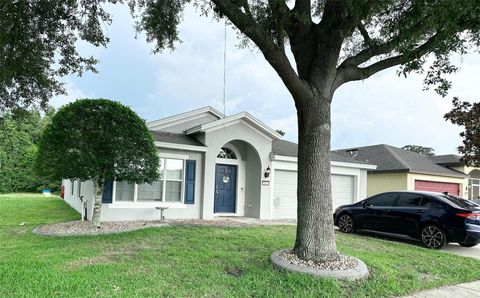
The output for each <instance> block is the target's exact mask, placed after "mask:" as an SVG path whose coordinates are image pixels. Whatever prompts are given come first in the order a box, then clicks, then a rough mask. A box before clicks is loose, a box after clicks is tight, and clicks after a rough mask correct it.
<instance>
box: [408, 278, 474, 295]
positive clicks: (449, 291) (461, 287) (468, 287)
mask: <svg viewBox="0 0 480 298" xmlns="http://www.w3.org/2000/svg"><path fill="white" fill-rule="evenodd" d="M467 297H468V298H473V297H480V281H474V282H471V283H465V284H458V285H455V286H448V287H441V288H438V289H433V290H429V291H423V292H418V293H415V294H412V295H410V296H405V297H403V298H467Z"/></svg>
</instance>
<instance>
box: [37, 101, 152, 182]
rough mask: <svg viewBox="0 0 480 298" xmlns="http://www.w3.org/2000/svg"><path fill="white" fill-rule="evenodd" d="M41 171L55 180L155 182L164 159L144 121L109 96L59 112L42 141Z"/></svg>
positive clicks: (76, 103) (72, 104)
mask: <svg viewBox="0 0 480 298" xmlns="http://www.w3.org/2000/svg"><path fill="white" fill-rule="evenodd" d="M37 161H38V162H37V169H38V171H39V173H40V174H42V175H43V176H46V177H50V178H53V179H62V178H63V179H79V180H83V181H85V180H90V179H97V178H98V177H101V178H103V179H104V180H114V179H115V180H120V181H128V182H134V183H144V182H148V183H151V182H153V181H155V180H156V179H157V178H158V173H157V169H158V165H159V158H158V154H157V149H156V148H155V146H154V144H153V139H152V136H151V135H150V133H149V132H148V129H147V126H146V124H145V121H144V120H142V119H140V117H138V115H137V114H136V113H135V112H133V111H132V110H131V109H130V108H128V107H126V106H124V105H122V104H120V103H118V102H113V101H110V100H107V99H80V100H77V101H75V102H73V103H69V104H67V105H65V106H63V107H62V108H60V109H59V110H58V112H57V113H56V114H55V115H54V116H53V118H52V122H51V124H49V125H47V127H46V128H45V131H44V133H43V134H42V137H41V139H40V142H39V149H38V160H37Z"/></svg>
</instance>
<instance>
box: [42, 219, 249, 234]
mask: <svg viewBox="0 0 480 298" xmlns="http://www.w3.org/2000/svg"><path fill="white" fill-rule="evenodd" d="M165 226H192V227H193V226H214V227H247V226H250V225H248V224H243V223H240V222H237V221H233V220H228V219H218V220H200V219H180V220H173V219H168V220H129V221H105V222H102V223H101V227H100V228H98V229H97V228H96V227H94V226H93V225H92V223H91V222H90V221H81V220H75V221H69V222H62V223H56V224H50V225H44V226H41V227H37V228H35V229H33V233H35V234H39V235H47V236H80V235H99V234H113V233H121V232H128V231H135V230H139V229H144V228H149V227H165Z"/></svg>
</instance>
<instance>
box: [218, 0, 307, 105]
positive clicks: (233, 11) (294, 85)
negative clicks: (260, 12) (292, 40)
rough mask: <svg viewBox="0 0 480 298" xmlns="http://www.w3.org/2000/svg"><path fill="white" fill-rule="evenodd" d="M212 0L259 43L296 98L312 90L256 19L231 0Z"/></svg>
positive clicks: (244, 32)
mask: <svg viewBox="0 0 480 298" xmlns="http://www.w3.org/2000/svg"><path fill="white" fill-rule="evenodd" d="M211 1H212V2H213V3H214V4H215V6H216V7H217V8H218V9H219V10H220V11H221V12H222V13H223V14H225V16H226V17H227V18H228V19H229V20H230V21H231V22H232V23H233V24H234V25H235V26H236V27H237V28H238V29H239V30H240V31H241V32H242V33H243V34H245V35H246V36H247V37H248V38H250V39H251V40H252V41H253V42H254V43H255V44H256V45H257V47H258V48H259V49H260V51H262V53H263V56H264V57H265V59H266V60H267V61H268V63H270V65H271V66H272V67H273V69H274V70H275V71H276V72H277V73H278V75H279V76H280V78H281V79H282V81H283V82H284V84H285V86H286V87H287V89H288V90H289V91H290V93H291V94H292V95H293V97H294V98H295V99H297V98H302V97H303V96H304V95H305V92H306V91H307V92H308V91H310V88H309V87H308V84H307V83H306V82H303V81H302V80H301V79H300V78H299V77H298V75H297V73H296V72H295V70H294V69H293V67H292V65H291V64H290V61H289V60H288V57H287V56H286V55H285V53H284V52H282V50H281V49H280V48H279V47H278V46H277V45H276V44H275V42H274V41H273V40H272V39H271V38H270V37H269V36H267V34H266V33H265V32H264V30H263V29H262V27H261V26H260V25H259V24H258V23H257V22H256V21H255V19H253V18H252V17H249V16H247V15H246V14H245V13H243V12H242V10H241V9H240V8H239V7H238V6H237V5H235V4H234V3H233V2H232V1H231V0H211Z"/></svg>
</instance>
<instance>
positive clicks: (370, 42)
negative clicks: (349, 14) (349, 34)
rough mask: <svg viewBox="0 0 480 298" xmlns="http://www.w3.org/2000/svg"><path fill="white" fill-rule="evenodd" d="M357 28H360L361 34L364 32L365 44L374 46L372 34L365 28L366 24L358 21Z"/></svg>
mask: <svg viewBox="0 0 480 298" xmlns="http://www.w3.org/2000/svg"><path fill="white" fill-rule="evenodd" d="M357 28H358V31H360V34H362V36H363V40H364V41H365V44H367V45H369V46H372V45H373V42H372V39H371V38H370V35H369V34H368V31H367V29H365V26H364V25H363V23H362V22H361V21H360V22H358V25H357Z"/></svg>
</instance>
